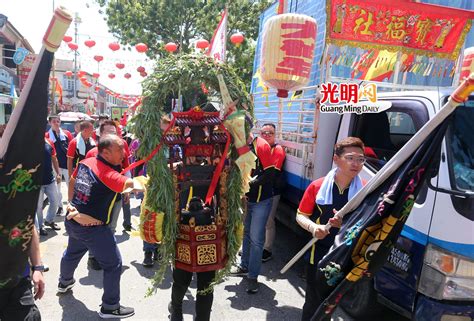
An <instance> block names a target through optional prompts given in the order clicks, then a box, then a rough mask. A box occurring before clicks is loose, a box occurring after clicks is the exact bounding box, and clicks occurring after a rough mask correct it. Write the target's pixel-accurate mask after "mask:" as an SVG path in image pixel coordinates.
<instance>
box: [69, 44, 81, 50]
mask: <svg viewBox="0 0 474 321" xmlns="http://www.w3.org/2000/svg"><path fill="white" fill-rule="evenodd" d="M67 46H68V47H69V48H70V49H71V50H74V51H76V50H77V48H79V46H78V45H77V44H75V43H74V42H70V43H68V44H67Z"/></svg>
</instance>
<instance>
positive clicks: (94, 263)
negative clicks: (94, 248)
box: [87, 257, 102, 271]
mask: <svg viewBox="0 0 474 321" xmlns="http://www.w3.org/2000/svg"><path fill="white" fill-rule="evenodd" d="M87 266H88V267H89V268H90V269H92V270H95V271H100V270H102V267H101V266H100V264H99V262H97V260H96V259H95V257H89V260H88V261H87Z"/></svg>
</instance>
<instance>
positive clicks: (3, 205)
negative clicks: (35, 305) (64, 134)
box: [0, 9, 72, 289]
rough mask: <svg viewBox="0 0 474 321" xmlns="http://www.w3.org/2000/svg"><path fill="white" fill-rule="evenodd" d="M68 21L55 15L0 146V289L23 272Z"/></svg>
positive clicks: (63, 15)
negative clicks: (53, 81) (54, 70)
mask: <svg viewBox="0 0 474 321" xmlns="http://www.w3.org/2000/svg"><path fill="white" fill-rule="evenodd" d="M71 21H72V18H71V16H70V15H69V14H68V13H67V12H65V11H64V10H62V9H57V10H56V11H55V15H54V17H53V19H52V20H51V23H50V26H49V28H48V30H47V32H46V34H45V37H44V39H43V43H44V46H43V48H42V49H41V52H40V53H39V55H38V56H37V58H36V61H35V64H34V66H33V68H32V71H31V73H30V75H29V77H28V80H27V82H26V85H25V88H24V90H23V92H22V93H21V95H20V99H19V102H18V104H17V105H16V107H15V109H14V110H13V114H12V116H11V118H10V121H9V123H8V125H7V127H6V129H5V132H4V135H3V137H2V138H1V140H0V253H1V256H2V258H1V260H0V289H1V288H5V287H11V286H14V285H15V284H16V283H17V282H18V280H19V278H21V276H22V275H23V273H24V271H25V269H26V267H27V259H28V254H29V246H30V241H31V236H32V229H33V228H34V219H35V211H36V205H37V202H38V194H39V189H40V187H41V180H42V168H41V163H42V161H43V158H44V131H45V126H46V118H47V113H48V82H49V73H50V71H51V65H52V61H53V58H54V51H56V49H57V48H58V47H59V44H60V42H61V40H62V37H63V36H64V33H65V32H66V30H67V27H68V26H69V24H70V22H71Z"/></svg>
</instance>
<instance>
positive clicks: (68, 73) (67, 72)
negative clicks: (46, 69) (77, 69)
mask: <svg viewBox="0 0 474 321" xmlns="http://www.w3.org/2000/svg"><path fill="white" fill-rule="evenodd" d="M64 74H65V75H66V77H71V76H72V71H70V70H68V71H66V72H65V73H64Z"/></svg>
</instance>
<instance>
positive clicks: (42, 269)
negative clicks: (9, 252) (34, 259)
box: [31, 265, 44, 272]
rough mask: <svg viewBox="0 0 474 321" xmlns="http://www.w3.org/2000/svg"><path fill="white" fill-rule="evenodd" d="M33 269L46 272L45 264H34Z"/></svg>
mask: <svg viewBox="0 0 474 321" xmlns="http://www.w3.org/2000/svg"><path fill="white" fill-rule="evenodd" d="M31 270H32V271H40V272H44V265H33V266H32V267H31Z"/></svg>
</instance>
